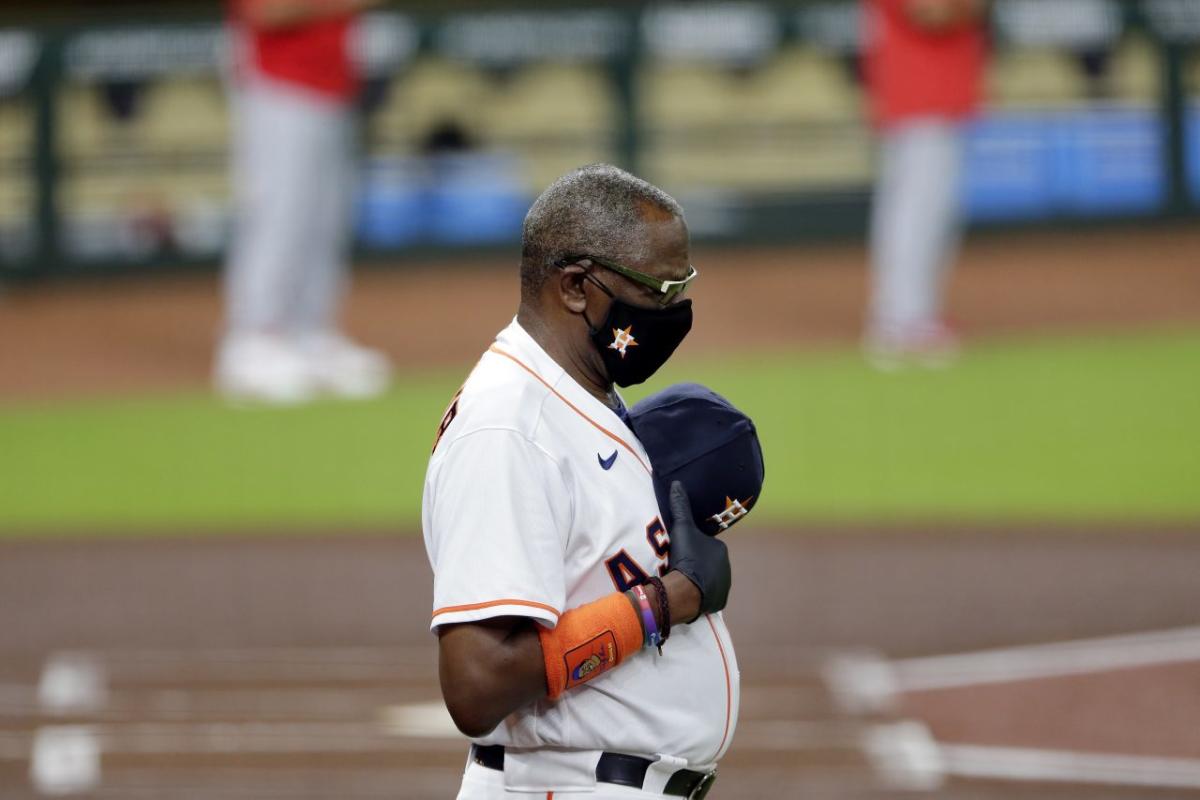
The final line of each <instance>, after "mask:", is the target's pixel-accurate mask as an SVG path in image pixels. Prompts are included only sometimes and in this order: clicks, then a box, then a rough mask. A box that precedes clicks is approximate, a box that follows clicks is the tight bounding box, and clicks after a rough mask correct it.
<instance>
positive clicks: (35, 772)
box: [29, 725, 100, 795]
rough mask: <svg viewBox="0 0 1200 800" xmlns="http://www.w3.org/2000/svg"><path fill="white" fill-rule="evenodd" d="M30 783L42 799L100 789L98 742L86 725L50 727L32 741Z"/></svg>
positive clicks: (92, 731) (41, 730)
mask: <svg viewBox="0 0 1200 800" xmlns="http://www.w3.org/2000/svg"><path fill="white" fill-rule="evenodd" d="M29 780H30V782H31V783H32V784H33V787H34V788H35V789H36V790H37V791H38V792H39V793H41V794H44V795H69V794H78V793H81V792H88V791H91V790H92V789H95V788H96V787H98V786H99V785H100V739H99V737H98V736H97V735H96V732H95V731H94V730H93V729H92V728H91V727H89V726H87V725H51V726H48V727H44V728H39V729H38V731H37V733H35V734H34V737H33V747H32V753H31V754H30V759H29Z"/></svg>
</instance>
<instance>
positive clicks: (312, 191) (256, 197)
mask: <svg viewBox="0 0 1200 800" xmlns="http://www.w3.org/2000/svg"><path fill="white" fill-rule="evenodd" d="M233 109H234V140H233V185H234V195H235V198H234V200H235V206H236V223H235V231H234V237H233V241H232V244H231V247H230V252H229V255H228V263H227V266H226V271H225V295H226V298H225V299H226V316H227V320H226V324H227V328H228V331H227V332H228V333H229V334H230V335H237V334H239V333H275V334H281V335H289V336H290V335H299V336H303V335H306V334H315V333H324V332H328V331H331V330H333V329H334V327H335V317H336V314H337V311H338V306H339V303H340V300H341V295H342V292H343V288H344V283H345V276H346V270H347V265H346V257H347V253H346V249H347V245H348V240H349V226H350V211H351V202H352V193H353V187H354V177H355V159H354V155H353V149H354V121H353V110H352V108H351V107H349V106H348V105H345V104H339V103H335V102H332V101H329V100H326V99H323V98H320V97H317V96H315V95H313V94H311V93H308V92H306V91H305V90H303V89H300V88H296V87H292V86H289V85H287V84H285V83H282V82H276V81H271V80H269V79H266V78H261V77H251V78H249V79H246V80H244V81H242V82H240V83H239V85H238V86H237V87H236V89H235V90H234V93H233Z"/></svg>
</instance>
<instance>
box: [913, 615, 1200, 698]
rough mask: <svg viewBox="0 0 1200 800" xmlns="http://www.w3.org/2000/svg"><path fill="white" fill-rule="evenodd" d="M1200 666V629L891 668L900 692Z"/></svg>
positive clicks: (1042, 646) (1010, 649) (927, 660)
mask: <svg viewBox="0 0 1200 800" xmlns="http://www.w3.org/2000/svg"><path fill="white" fill-rule="evenodd" d="M1191 661H1200V626H1198V627H1188V628H1175V629H1172V630H1163V631H1154V632H1150V633H1137V634H1130V635H1124V636H1108V637H1102V638H1095V639H1078V640H1074V641H1066V642H1053V643H1049V644H1035V645H1024V646H1019V647H1004V648H996V649H992V650H981V651H977V652H973V653H960V654H954V655H941V656H930V657H924V658H909V659H902V660H899V661H892V662H890V664H889V666H890V668H891V670H892V672H893V675H894V680H895V684H896V688H897V690H898V691H901V692H913V691H922V690H929V689H948V688H953V687H958V686H976V685H980V684H985V683H1009V682H1012V681H1021V680H1036V679H1041V678H1055V677H1062V676H1068V675H1082V674H1088V673H1094V672H1108V671H1112V670H1121V669H1132V668H1136V667H1151V666H1164V665H1167V664H1178V663H1187V662H1191Z"/></svg>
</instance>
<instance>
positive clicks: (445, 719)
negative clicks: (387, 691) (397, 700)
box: [379, 700, 462, 739]
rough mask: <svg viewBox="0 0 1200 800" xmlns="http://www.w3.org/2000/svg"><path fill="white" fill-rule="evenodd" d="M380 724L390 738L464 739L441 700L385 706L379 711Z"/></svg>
mask: <svg viewBox="0 0 1200 800" xmlns="http://www.w3.org/2000/svg"><path fill="white" fill-rule="evenodd" d="M379 723H380V726H381V729H382V730H383V732H384V733H386V734H388V735H389V736H402V737H409V738H416V739H462V734H461V733H459V732H458V728H457V727H455V725H454V720H453V719H451V718H450V712H448V711H447V710H446V705H445V703H443V702H442V701H441V700H434V701H432V702H429V703H409V704H407V705H396V706H385V707H384V708H381V709H380V710H379Z"/></svg>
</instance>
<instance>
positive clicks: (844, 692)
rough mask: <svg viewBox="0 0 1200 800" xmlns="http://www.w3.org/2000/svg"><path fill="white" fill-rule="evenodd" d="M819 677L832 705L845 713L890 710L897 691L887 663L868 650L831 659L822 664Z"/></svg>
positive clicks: (893, 676)
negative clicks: (829, 695) (831, 697)
mask: <svg viewBox="0 0 1200 800" xmlns="http://www.w3.org/2000/svg"><path fill="white" fill-rule="evenodd" d="M821 676H822V678H823V679H824V681H825V685H826V686H827V687H828V688H829V693H830V694H831V695H832V696H833V702H834V703H835V704H836V705H837V707H838V709H840V710H841V711H842V712H843V713H846V714H853V715H859V714H880V713H884V712H886V711H890V710H891V709H892V708H893V706H894V702H895V697H896V694H897V693H898V692H899V687H898V686H897V683H896V674H895V671H894V670H893V668H892V664H891V662H889V661H888V660H887V659H886V658H884V657H883V656H882V655H880V654H878V653H875V652H872V651H869V650H862V651H851V652H845V653H839V654H837V655H834V656H831V657H830V658H829V659H827V660H826V662H825V663H824V664H823V665H822V667H821Z"/></svg>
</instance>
